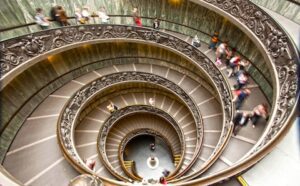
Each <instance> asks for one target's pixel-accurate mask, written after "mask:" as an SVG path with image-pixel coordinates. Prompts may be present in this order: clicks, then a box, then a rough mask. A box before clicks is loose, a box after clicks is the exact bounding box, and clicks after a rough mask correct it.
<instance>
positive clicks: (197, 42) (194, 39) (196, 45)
mask: <svg viewBox="0 0 300 186" xmlns="http://www.w3.org/2000/svg"><path fill="white" fill-rule="evenodd" d="M192 45H193V46H194V47H197V48H198V47H200V46H201V44H200V40H199V38H198V36H197V35H195V37H194V38H193V39H192Z"/></svg>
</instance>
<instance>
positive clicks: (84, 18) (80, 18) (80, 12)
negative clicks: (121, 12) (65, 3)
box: [35, 3, 110, 29]
mask: <svg viewBox="0 0 300 186" xmlns="http://www.w3.org/2000/svg"><path fill="white" fill-rule="evenodd" d="M49 15H50V17H46V16H45V15H44V14H43V9H42V8H37V9H36V15H35V22H36V23H37V24H38V25H40V27H41V28H42V29H47V28H48V27H49V26H50V22H49V21H50V20H52V21H55V22H58V23H59V25H60V26H69V25H70V23H69V22H68V16H67V14H66V11H65V10H64V8H63V7H62V6H59V5H56V4H55V3H53V4H52V7H51V9H50V13H49ZM95 16H98V17H99V18H100V20H101V23H108V22H109V19H110V18H109V16H108V15H107V13H106V9H105V7H103V6H101V7H100V9H99V10H98V11H96V12H93V13H91V12H90V11H89V7H88V6H84V7H82V9H80V8H75V19H76V23H77V24H88V23H89V21H90V19H91V17H95Z"/></svg>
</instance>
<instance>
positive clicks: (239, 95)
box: [232, 89, 251, 110]
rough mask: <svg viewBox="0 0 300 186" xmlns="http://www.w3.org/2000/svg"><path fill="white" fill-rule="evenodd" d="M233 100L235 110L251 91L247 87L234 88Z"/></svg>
mask: <svg viewBox="0 0 300 186" xmlns="http://www.w3.org/2000/svg"><path fill="white" fill-rule="evenodd" d="M233 94H234V97H233V100H232V101H233V102H235V106H236V110H239V109H240V108H241V107H242V105H243V103H244V101H245V100H246V98H247V97H248V96H249V95H250V94H251V91H250V90H249V89H243V90H236V91H234V92H233Z"/></svg>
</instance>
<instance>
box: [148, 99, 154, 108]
mask: <svg viewBox="0 0 300 186" xmlns="http://www.w3.org/2000/svg"><path fill="white" fill-rule="evenodd" d="M149 104H150V105H151V106H154V104H155V100H154V98H149Z"/></svg>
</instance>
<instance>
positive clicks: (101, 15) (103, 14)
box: [98, 6, 109, 23]
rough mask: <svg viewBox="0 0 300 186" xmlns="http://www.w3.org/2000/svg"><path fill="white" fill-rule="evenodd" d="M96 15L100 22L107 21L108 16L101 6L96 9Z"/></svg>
mask: <svg viewBox="0 0 300 186" xmlns="http://www.w3.org/2000/svg"><path fill="white" fill-rule="evenodd" d="M98 16H99V18H100V20H101V23H108V21H109V16H108V15H107V14H106V10H105V8H104V7H103V6H102V7H100V10H99V11H98Z"/></svg>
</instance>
